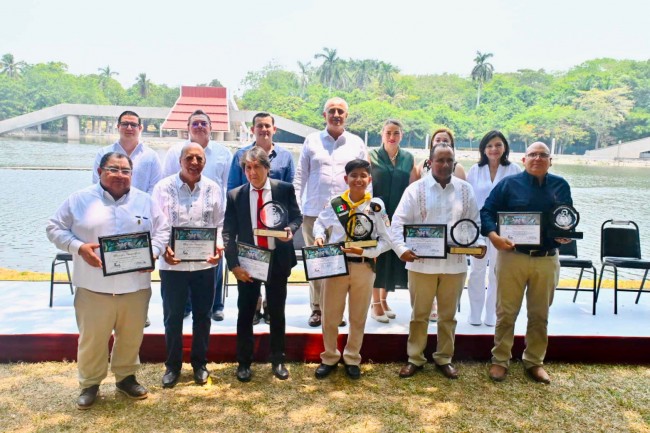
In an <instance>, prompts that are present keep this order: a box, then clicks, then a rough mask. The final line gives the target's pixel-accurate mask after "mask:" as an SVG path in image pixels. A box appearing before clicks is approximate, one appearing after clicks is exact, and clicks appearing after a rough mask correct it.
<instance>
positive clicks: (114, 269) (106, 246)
mask: <svg viewBox="0 0 650 433" xmlns="http://www.w3.org/2000/svg"><path fill="white" fill-rule="evenodd" d="M99 252H100V254H101V258H102V271H103V272H104V276H105V277H108V276H110V275H117V274H125V273H127V272H135V271H143V270H147V271H151V270H153V269H154V262H153V251H152V250H151V235H150V234H149V232H137V233H126V234H122V235H115V236H100V238H99Z"/></svg>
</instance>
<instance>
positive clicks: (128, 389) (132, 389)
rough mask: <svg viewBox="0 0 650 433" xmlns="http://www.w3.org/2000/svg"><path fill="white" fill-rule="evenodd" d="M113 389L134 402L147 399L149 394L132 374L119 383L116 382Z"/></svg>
mask: <svg viewBox="0 0 650 433" xmlns="http://www.w3.org/2000/svg"><path fill="white" fill-rule="evenodd" d="M115 387H116V388H117V390H118V391H119V392H121V393H122V394H124V395H126V396H127V397H129V398H132V399H134V400H142V399H143V398H147V395H148V394H149V391H147V388H145V387H144V386H142V385H140V384H139V383H138V381H137V380H135V376H134V375H133V374H132V375H130V376H127V377H125V378H124V379H122V380H121V381H119V382H116V383H115Z"/></svg>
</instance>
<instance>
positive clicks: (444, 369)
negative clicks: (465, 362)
mask: <svg viewBox="0 0 650 433" xmlns="http://www.w3.org/2000/svg"><path fill="white" fill-rule="evenodd" d="M436 368H437V369H438V370H440V372H441V373H442V374H443V376H445V377H446V378H447V379H458V370H457V369H456V368H455V367H454V366H453V365H451V364H445V365H438V364H436Z"/></svg>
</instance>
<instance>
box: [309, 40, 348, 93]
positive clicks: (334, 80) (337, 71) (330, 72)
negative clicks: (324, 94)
mask: <svg viewBox="0 0 650 433" xmlns="http://www.w3.org/2000/svg"><path fill="white" fill-rule="evenodd" d="M314 59H323V64H322V65H320V67H319V68H318V71H317V72H318V78H319V79H320V82H321V84H323V85H324V86H326V87H327V89H328V91H329V93H332V86H335V87H343V86H344V85H345V82H346V77H345V71H344V70H343V67H342V60H341V59H340V58H339V57H338V56H337V54H336V49H330V48H327V47H325V48H323V52H322V53H317V54H315V55H314Z"/></svg>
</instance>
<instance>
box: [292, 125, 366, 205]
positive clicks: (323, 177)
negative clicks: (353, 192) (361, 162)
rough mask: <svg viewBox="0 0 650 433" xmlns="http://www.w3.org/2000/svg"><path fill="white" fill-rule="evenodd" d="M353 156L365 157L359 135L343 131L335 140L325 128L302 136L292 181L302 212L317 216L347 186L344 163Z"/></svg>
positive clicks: (363, 146) (364, 150)
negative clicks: (303, 141)
mask: <svg viewBox="0 0 650 433" xmlns="http://www.w3.org/2000/svg"><path fill="white" fill-rule="evenodd" d="M357 158H359V159H365V160H367V159H368V148H367V147H366V144H365V143H364V142H363V140H361V138H360V137H358V136H356V135H354V134H351V133H349V132H347V131H344V132H343V134H341V136H340V137H339V138H337V139H336V140H334V138H333V137H332V136H331V135H330V134H329V133H328V132H327V129H326V130H323V131H319V132H314V133H312V134H309V135H308V136H307V138H305V143H304V144H303V146H302V151H301V152H300V159H299V160H298V167H297V169H296V176H295V177H294V181H293V184H294V187H295V189H296V197H297V199H298V205H299V206H300V210H301V211H302V213H303V215H306V216H311V217H315V216H318V214H319V213H320V211H322V210H323V209H324V208H325V207H326V206H327V205H328V204H329V201H330V198H332V197H336V196H337V195H340V194H342V193H343V192H344V191H345V190H346V189H347V188H348V186H347V185H346V183H345V178H344V177H345V165H346V164H347V163H348V162H350V161H352V160H353V159H357ZM371 188H372V187H369V190H372V189H371Z"/></svg>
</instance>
